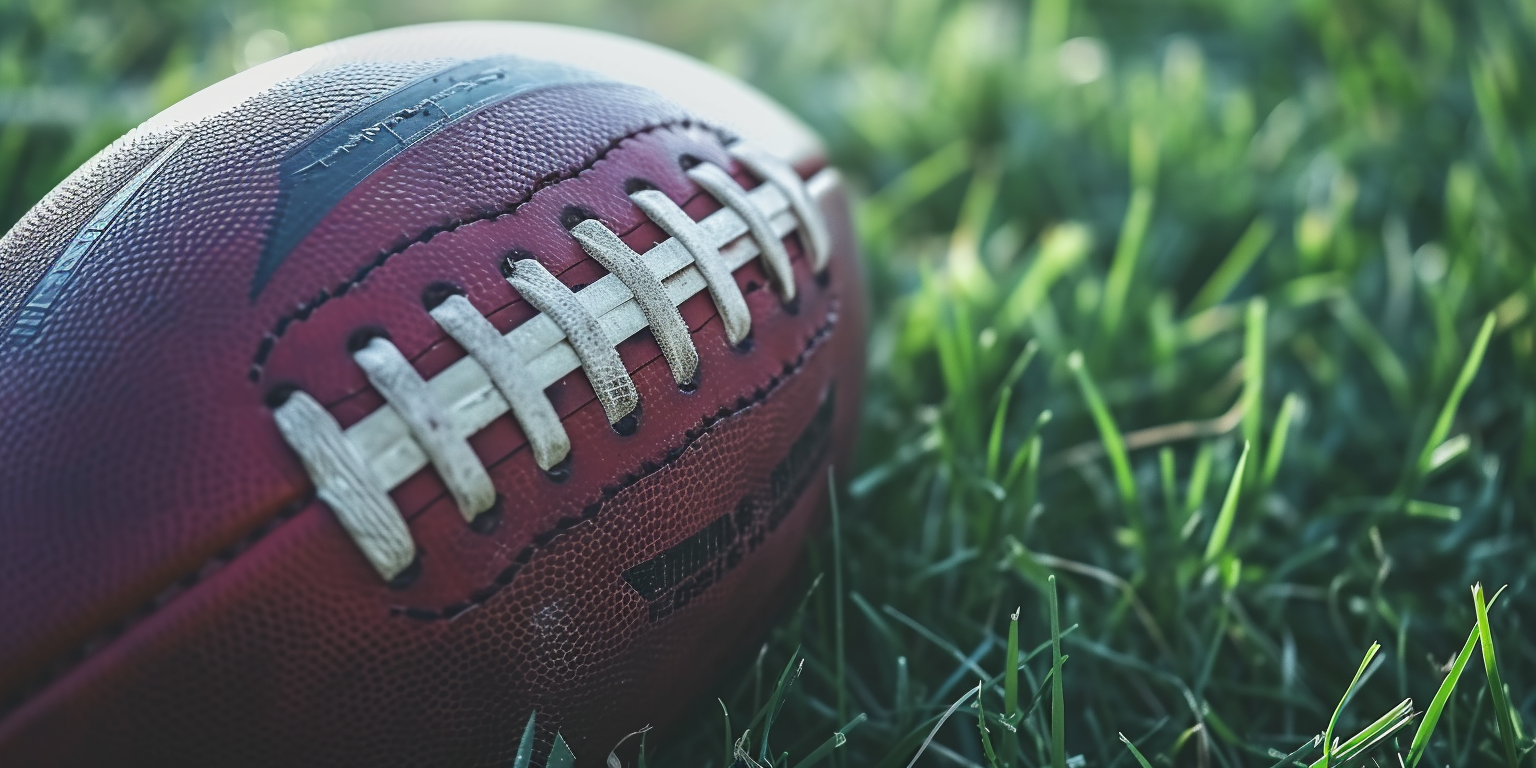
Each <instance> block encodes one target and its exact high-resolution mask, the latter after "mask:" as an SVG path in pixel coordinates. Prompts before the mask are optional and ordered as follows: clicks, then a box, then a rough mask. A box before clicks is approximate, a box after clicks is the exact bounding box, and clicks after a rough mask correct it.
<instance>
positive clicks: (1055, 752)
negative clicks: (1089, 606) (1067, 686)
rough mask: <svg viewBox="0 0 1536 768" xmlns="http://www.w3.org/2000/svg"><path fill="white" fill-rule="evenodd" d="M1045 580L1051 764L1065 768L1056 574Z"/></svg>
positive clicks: (1063, 700) (1065, 754)
mask: <svg viewBox="0 0 1536 768" xmlns="http://www.w3.org/2000/svg"><path fill="white" fill-rule="evenodd" d="M1047 581H1048V582H1049V585H1050V599H1051V765H1053V766H1055V768H1067V746H1066V745H1067V720H1066V712H1064V711H1063V710H1064V708H1065V706H1066V704H1065V699H1066V696H1065V693H1064V689H1063V688H1062V684H1061V610H1060V608H1059V607H1058V606H1057V600H1056V576H1055V575H1054V574H1052V575H1051V576H1050V577H1049V578H1048V579H1047Z"/></svg>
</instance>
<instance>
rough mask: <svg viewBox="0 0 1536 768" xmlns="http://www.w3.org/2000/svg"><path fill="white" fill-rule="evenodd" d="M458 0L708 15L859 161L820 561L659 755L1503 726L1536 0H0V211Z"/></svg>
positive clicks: (965, 751) (1531, 464)
mask: <svg viewBox="0 0 1536 768" xmlns="http://www.w3.org/2000/svg"><path fill="white" fill-rule="evenodd" d="M450 18H518V19H537V20H548V21H559V22H567V23H577V24H583V25H587V26H596V27H601V28H605V29H610V30H614V31H618V32H622V33H626V34H630V35H635V36H638V37H642V38H645V39H649V40H652V41H655V42H658V43H662V44H664V45H668V46H671V47H674V48H678V49H680V50H683V51H685V52H688V53H691V54H693V55H695V56H698V57H700V58H703V59H705V60H707V61H709V62H712V63H714V64H716V65H717V66H719V67H721V68H723V69H725V70H727V71H729V72H732V73H734V74H736V75H738V76H740V77H743V78H745V79H747V80H748V81H750V82H752V83H755V84H756V85H758V86H759V87H761V88H762V89H764V90H765V91H767V92H769V93H770V94H772V95H773V96H775V97H777V98H778V99H780V100H781V101H783V102H784V103H786V104H787V105H789V106H790V107H791V108H792V109H793V110H795V111H796V112H798V113H799V114H801V115H802V116H804V117H805V118H806V119H807V120H808V121H809V122H810V123H811V124H813V125H814V126H815V127H816V128H817V129H819V130H820V131H821V132H822V134H823V135H824V136H826V137H827V139H828V141H829V144H830V147H831V149H832V153H833V156H834V160H835V162H836V163H837V164H838V165H840V166H841V167H842V168H843V169H844V170H845V172H846V173H847V174H848V176H849V177H850V179H851V181H852V183H853V184H854V185H855V187H856V189H858V190H859V192H860V195H861V198H862V202H861V204H860V210H859V223H860V231H861V234H862V238H863V241H864V247H865V249H866V256H867V258H868V262H869V279H870V288H871V291H872V295H873V299H874V306H875V310H876V322H875V325H874V328H873V332H872V336H871V340H870V342H871V343H870V356H871V365H872V366H873V370H874V375H873V376H872V377H871V385H870V388H869V391H868V395H867V398H866V400H867V408H866V434H865V437H864V441H863V449H862V455H861V458H860V461H859V464H858V467H857V472H856V474H855V475H854V476H852V477H848V478H839V480H840V483H839V488H840V498H841V499H842V502H843V503H842V508H841V512H840V524H839V525H838V526H837V527H836V528H835V529H834V531H832V532H829V533H828V535H827V537H825V540H824V541H822V542H819V543H818V544H817V546H816V547H815V548H814V549H813V550H812V554H811V557H810V562H809V564H808V571H807V585H808V586H809V585H810V584H811V582H812V577H813V576H814V575H815V574H818V573H819V574H823V575H824V576H825V578H824V579H823V580H821V581H820V582H819V583H818V584H817V586H815V587H814V588H810V589H809V591H808V593H807V595H808V596H807V599H806V600H805V601H804V602H803V604H802V605H801V606H800V608H799V610H797V611H792V612H790V613H788V614H787V615H786V616H785V619H784V621H783V622H782V624H781V625H780V627H779V628H778V629H777V630H775V633H774V635H773V637H772V638H771V639H770V641H769V642H768V644H767V645H765V646H764V648H763V650H762V652H761V653H760V654H758V655H757V656H756V657H755V658H754V659H753V660H751V661H749V662H747V663H745V664H744V666H743V667H742V668H741V669H739V670H737V671H736V672H734V673H733V674H732V675H731V676H730V677H729V678H728V679H726V680H724V681H722V683H721V686H720V689H719V691H718V695H719V697H720V699H721V702H719V703H716V702H714V701H708V702H705V703H702V704H701V705H700V708H699V710H698V711H697V713H696V714H695V715H694V716H693V717H692V719H691V720H690V721H689V723H688V724H686V725H685V726H684V727H682V728H680V729H678V730H677V731H676V732H675V733H673V734H672V737H671V738H670V739H667V740H666V741H665V742H664V743H662V742H661V741H660V740H652V741H651V743H650V744H649V745H648V746H647V749H646V757H647V759H648V762H649V763H650V764H661V765H699V766H703V765H715V766H723V765H725V764H727V763H728V762H731V761H737V762H738V763H739V764H741V765H749V764H750V763H752V762H756V763H762V764H765V765H766V764H773V765H784V766H791V765H802V764H807V762H814V761H818V760H824V759H827V755H828V750H829V749H830V747H831V746H832V745H836V744H839V743H840V742H841V737H840V736H833V737H832V738H831V739H830V740H829V735H831V734H833V733H834V732H839V733H841V732H846V733H847V740H846V744H844V745H842V746H841V748H839V749H837V750H835V752H833V753H832V756H831V759H832V760H837V761H841V763H842V764H843V765H858V766H865V765H879V766H897V767H899V766H905V765H907V764H908V761H910V760H912V759H913V756H914V755H917V754H918V753H919V752H920V751H921V755H920V756H919V757H918V758H917V759H918V763H919V764H921V765H935V766H937V765H958V766H990V767H992V768H999V767H1000V766H1004V765H1024V766H1035V765H1053V766H1068V765H1070V766H1089V765H1091V766H1116V765H1138V764H1155V765H1159V766H1163V765H1196V766H1200V767H1201V768H1205V767H1206V766H1213V765H1218V766H1238V765H1280V764H1292V763H1294V764H1300V765H1310V764H1319V763H1321V764H1331V765H1340V764H1344V763H1356V762H1363V761H1369V760H1376V761H1378V762H1379V764H1383V765H1385V764H1389V763H1390V764H1397V762H1398V760H1399V757H1398V755H1401V756H1402V759H1403V761H1404V763H1405V764H1407V765H1409V766H1412V765H1414V764H1415V763H1418V762H1419V761H1421V760H1423V761H1427V762H1424V764H1425V765H1437V766H1438V765H1458V766H1460V765H1477V764H1490V765H1513V764H1516V763H1518V762H1521V761H1524V762H1527V763H1529V762H1531V761H1530V760H1529V759H1527V758H1528V755H1527V752H1528V751H1529V750H1530V748H1531V746H1532V734H1531V731H1530V725H1529V724H1530V723H1531V722H1532V717H1533V716H1536V685H1533V681H1532V679H1531V678H1532V675H1533V669H1536V642H1533V639H1532V636H1531V635H1528V634H1526V633H1527V632H1528V631H1529V630H1527V629H1526V628H1525V626H1524V624H1523V620H1522V616H1529V615H1531V612H1532V609H1533V607H1536V601H1533V596H1532V592H1531V584H1530V576H1531V574H1532V573H1533V566H1536V549H1533V546H1532V545H1533V540H1532V534H1533V521H1536V515H1533V510H1532V496H1533V491H1536V487H1533V478H1536V389H1533V387H1532V376H1533V372H1536V318H1533V317H1532V313H1531V302H1532V301H1533V299H1536V293H1533V292H1536V256H1533V247H1536V223H1533V218H1532V215H1531V213H1532V199H1531V196H1532V183H1531V178H1532V177H1531V171H1532V158H1533V156H1536V143H1533V139H1536V106H1533V104H1536V99H1533V98H1532V97H1533V96H1536V88H1533V80H1532V77H1531V74H1530V73H1531V72H1533V71H1536V68H1533V64H1536V2H1532V0H1481V1H1480V2H1476V3H1472V2H1450V1H1448V0H1334V1H1332V2H1330V1H1329V0H1271V1H1269V2H1262V1H1260V0H1165V1H1164V2H1151V1H1150V0H1033V2H995V1H990V0H845V1H843V2H826V1H823V2H813V1H811V0H732V1H731V2H723V1H722V0H714V1H713V2H710V1H706V0H658V1H657V2H649V3H640V2H626V1H625V0H567V1H566V2H562V3H558V4H555V3H548V2H522V1H521V0H500V1H498V2H490V1H488V0H438V1H437V2H433V3H430V4H427V3H415V2H403V1H400V0H396V1H394V2H379V3H364V2H360V1H359V0H267V1H265V2H263V1H260V0H248V1H245V2H205V1H203V0H198V1H196V2H193V1H179V0H161V1H159V2H149V1H147V0H98V1H96V2H73V1H71V0H35V1H33V2H24V1H23V0H0V228H6V227H9V225H10V224H11V223H13V222H14V221H15V220H16V219H17V218H18V217H19V216H20V215H21V214H22V213H24V212H25V210H26V209H27V208H28V207H29V206H30V205H31V204H32V203H33V202H34V201H35V200H36V199H37V198H39V197H40V196H41V195H43V194H44V193H45V192H46V191H47V190H48V189H50V188H51V187H52V186H53V185H54V184H55V183H57V181H58V180H59V179H61V178H62V177H63V176H64V175H65V174H67V173H68V172H69V171H70V170H72V169H73V168H74V167H75V166H77V165H78V164H79V163H80V162H82V161H83V160H85V159H86V158H87V157H89V156H90V155H91V154H92V153H94V152H95V151H96V150H98V149H99V148H101V147H103V146H105V145H106V144H107V143H108V142H110V141H111V140H112V139H114V138H116V137H117V136H118V135H120V134H122V133H123V132H124V131H126V130H127V129H129V128H130V127H132V126H133V125H135V124H137V123H138V122H140V121H141V120H143V119H144V118H146V117H148V116H150V115H151V114H153V113H154V112H156V111H158V110H159V109H161V108H163V107H165V106H168V105H170V104H171V103H173V102H175V101H176V100H178V99H180V98H181V97H183V96H186V95H188V94H190V93H192V92H193V91H195V90H197V89H198V88H201V87H203V86H205V85H208V84H210V83H213V82H215V81H217V80H219V79H221V78H223V77H226V76H228V75H230V74H232V73H234V72H236V71H238V70H240V69H244V68H246V67H249V66H252V65H254V64H257V63H260V62H261V61H265V60H267V59H270V58H273V57H275V56H277V55H280V54H282V53H285V52H287V51H289V50H296V49H298V48H301V47H305V46H309V45H313V44H317V43H320V42H324V41H327V40H331V39H334V38H337V37H341V36H345V35H349V34H354V33H358V32H364V31H368V30H371V29H377V28H382V27H387V26H394V25H398V24H405V23H413V22H420V21H430V20H440V19H450ZM1245 444H1246V445H1249V446H1250V447H1249V448H1248V451H1247V453H1246V454H1245V453H1244V446H1245ZM1244 457H1245V458H1244ZM1479 582H1481V583H1483V584H1486V585H1488V588H1489V591H1490V592H1492V591H1493V590H1496V589H1497V588H1498V587H1500V586H1503V585H1509V588H1508V590H1507V591H1505V592H1504V593H1503V595H1502V597H1500V599H1499V602H1498V604H1497V605H1496V606H1494V607H1493V608H1491V609H1489V610H1486V611H1484V612H1483V613H1484V615H1485V616H1486V619H1485V620H1484V622H1483V626H1482V628H1481V629H1482V633H1481V637H1482V638H1484V641H1483V642H1481V643H1479V642H1477V641H1476V638H1477V637H1478V632H1477V631H1476V623H1477V619H1478V611H1477V600H1474V594H1473V593H1472V592H1470V591H1469V587H1471V586H1472V585H1474V584H1476V583H1479ZM1052 595H1059V599H1058V602H1057V605H1056V610H1055V611H1054V612H1053V610H1052V604H1053V603H1052V599H1051V596H1052ZM1016 608H1018V609H1020V610H1019V612H1018V613H1017V614H1015V609H1016ZM1014 615H1017V616H1018V618H1017V622H1016V623H1015V622H1013V621H1011V620H1010V618H1011V617H1012V616H1014ZM1053 615H1055V616H1057V617H1058V620H1057V622H1056V624H1057V626H1058V627H1059V631H1057V632H1055V633H1054V634H1053V630H1052V624H1053V623H1052V616H1053ZM1011 629H1014V630H1016V632H1017V640H1016V641H1014V640H1013V638H1012V637H1011V636H1010V630H1011ZM1469 633H1472V635H1473V637H1474V639H1473V640H1469V639H1468V636H1469ZM1487 638H1497V643H1496V645H1491V644H1489V643H1488V642H1486V639H1487ZM1053 640H1054V641H1055V644H1056V645H1057V646H1058V648H1059V651H1057V652H1053V649H1052V645H1053V642H1052V641H1053ZM1373 643H1380V648H1379V651H1378V650H1374V646H1373ZM1015 647H1017V648H1018V649H1021V650H1020V651H1013V650H1012V649H1013V648H1015ZM1494 647H1496V648H1497V651H1498V654H1497V656H1494V655H1493V653H1492V649H1493V648H1494ZM1032 650H1034V651H1038V652H1036V653H1034V655H1030V656H1029V657H1028V659H1027V660H1025V661H1023V663H1022V664H1019V665H1015V664H1013V663H1011V662H1010V659H1017V658H1020V656H1019V655H1015V656H1010V655H1009V654H1010V653H1015V654H1026V653H1029V652H1030V651H1032ZM1458 651H1462V654H1461V659H1460V661H1462V662H1464V665H1462V666H1458V665H1456V664H1454V663H1451V662H1453V661H1455V660H1456V657H1457V653H1458ZM1362 658H1364V659H1365V660H1366V661H1365V663H1362V661H1361V660H1362ZM802 661H803V666H800V665H801V662H802ZM786 669H789V670H791V673H790V674H789V675H781V671H782V670H786ZM795 669H799V670H800V671H799V672H798V673H795V672H794V670H795ZM1010 669H1013V670H1017V671H1016V672H1015V673H1013V674H1008V673H1007V671H1008V670H1010ZM1463 671H1466V674H1464V675H1463V674H1462V672H1463ZM1495 672H1497V674H1495ZM796 675H798V677H796ZM1047 678H1050V681H1049V682H1048V681H1047ZM791 679H793V680H794V682H793V684H790V681H791ZM1352 679H1354V680H1355V681H1356V683H1355V684H1351V680H1352ZM978 680H983V681H984V682H983V685H981V686H979V687H977V686H976V682H977V681H978ZM1458 680H1459V683H1457V681H1458ZM1442 681H1448V682H1449V683H1450V684H1449V685H1445V686H1442ZM1490 681H1497V682H1493V683H1490ZM1057 682H1059V683H1060V685H1059V686H1058V685H1056V683H1057ZM776 683H779V684H780V685H778V686H776ZM968 689H970V692H969V693H968V692H967V690H968ZM776 690H779V691H780V692H782V693H784V694H785V696H784V699H783V700H784V702H785V703H784V706H783V709H782V711H778V709H777V707H776V706H775V703H776V702H777V701H778V693H775V691H776ZM1347 690H1348V691H1352V693H1351V694H1350V695H1348V696H1346V691H1347ZM978 692H979V693H980V699H979V700H980V707H977V706H976V701H977V698H976V694H977V693H978ZM1437 692H1440V693H1441V694H1443V695H1442V696H1440V697H1436V694H1437ZM957 699H958V700H959V703H958V704H956V706H955V707H954V708H953V709H951V707H950V705H951V704H952V703H955V702H956V700H957ZM1344 699H1348V701H1347V706H1342V707H1341V703H1342V701H1343V700H1344ZM1406 699H1412V702H1410V703H1407V705H1406V706H1403V705H1401V704H1400V702H1404V700H1406ZM1432 699H1435V700H1434V701H1432ZM765 705H766V706H765ZM722 707H724V710H725V712H726V713H728V714H725V715H723V714H722ZM946 710H950V711H951V715H950V716H949V717H948V718H947V719H943V715H944V713H945V711H946ZM754 713H760V714H759V716H758V717H757V718H756V719H755V720H754V718H753V714H754ZM726 718H728V720H727V719H726ZM722 721H724V723H723V722H722ZM850 723H852V724H853V726H854V727H852V728H850V727H848V725H849V724H850ZM518 725H519V724H509V726H508V727H509V728H516V727H518ZM769 725H771V726H772V728H771V742H769V741H768V739H769V738H770V731H769V727H768V726H769ZM978 725H981V726H982V727H980V728H979V727H978ZM744 731H750V733H749V734H748V735H747V737H746V739H745V740H743V741H741V742H739V743H736V744H728V741H729V740H735V739H739V738H741V737H742V736H743V732H744ZM1324 731H1328V732H1329V733H1330V734H1332V736H1333V738H1335V739H1337V740H1339V741H1340V747H1339V749H1338V750H1334V749H1333V748H1332V742H1330V747H1329V749H1328V754H1325V750H1324V749H1323V748H1322V747H1321V746H1319V745H1318V740H1317V739H1315V738H1314V737H1315V736H1317V735H1318V734H1321V733H1323V732H1324ZM1357 732H1361V733H1363V734H1364V736H1363V738H1361V739H1358V740H1355V741H1353V742H1346V741H1345V740H1346V739H1348V737H1350V736H1352V735H1354V734H1356V733H1357ZM1122 733H1123V734H1124V736H1125V737H1128V738H1129V739H1130V741H1131V742H1133V743H1134V744H1135V746H1136V749H1137V750H1139V752H1133V751H1132V750H1130V749H1129V748H1127V747H1126V746H1124V745H1123V744H1122V743H1121V739H1120V738H1118V736H1117V735H1118V734H1122ZM930 736H931V741H929V742H928V743H926V745H925V744H923V740H924V738H927V737H930ZM738 748H739V749H738ZM1293 751H1294V752H1295V754H1292V753H1293ZM1394 753H1396V754H1394ZM1142 761H1146V762H1145V763H1143V762H1142ZM1276 761H1279V762H1278V763H1277V762H1276Z"/></svg>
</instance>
